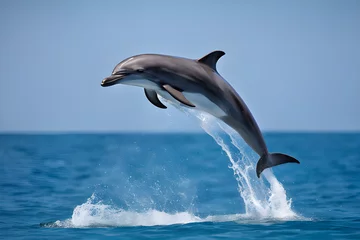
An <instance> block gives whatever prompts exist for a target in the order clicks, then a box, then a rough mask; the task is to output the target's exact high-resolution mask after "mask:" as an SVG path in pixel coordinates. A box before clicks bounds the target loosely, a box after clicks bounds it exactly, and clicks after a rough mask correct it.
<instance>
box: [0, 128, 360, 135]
mask: <svg viewBox="0 0 360 240" xmlns="http://www.w3.org/2000/svg"><path fill="white" fill-rule="evenodd" d="M220 132H221V131H220ZM261 132H262V133H263V134H267V133H282V134H294V133H296V134H306V133H320V134H321V133H323V134H339V133H342V134H344V133H345V134H360V130H357V129H355V130H263V131H261ZM75 134H79V135H80V134H83V135H91V134H207V133H206V132H205V131H136V130H133V131H127V130H122V131H121V130H114V131H111V130H109V131H104V130H98V131H97V130H67V131H64V130H52V131H23V130H19V131H0V135H75Z"/></svg>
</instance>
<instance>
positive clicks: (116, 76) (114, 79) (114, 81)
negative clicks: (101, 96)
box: [101, 74, 126, 87]
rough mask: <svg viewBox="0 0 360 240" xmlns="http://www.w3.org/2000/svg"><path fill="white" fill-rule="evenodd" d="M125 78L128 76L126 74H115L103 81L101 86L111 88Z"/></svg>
mask: <svg viewBox="0 0 360 240" xmlns="http://www.w3.org/2000/svg"><path fill="white" fill-rule="evenodd" d="M125 76H126V74H113V75H111V76H110V77H107V78H105V79H104V80H102V82H101V86H102V87H109V86H112V85H115V84H117V82H118V81H120V80H121V79H123V78H124V77H125Z"/></svg>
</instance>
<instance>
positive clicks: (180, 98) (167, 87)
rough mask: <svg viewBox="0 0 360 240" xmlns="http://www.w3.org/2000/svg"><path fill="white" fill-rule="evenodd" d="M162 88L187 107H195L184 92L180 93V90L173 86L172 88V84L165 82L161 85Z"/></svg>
mask: <svg viewBox="0 0 360 240" xmlns="http://www.w3.org/2000/svg"><path fill="white" fill-rule="evenodd" d="M163 88H164V89H165V90H166V91H167V92H168V93H169V94H170V95H171V96H172V97H173V98H175V99H176V100H178V101H179V102H181V103H182V104H185V105H187V106H189V107H195V105H194V104H192V103H191V102H190V101H189V100H187V99H186V98H185V96H184V94H182V92H180V91H178V90H176V89H175V88H173V87H172V86H170V85H168V84H165V85H163Z"/></svg>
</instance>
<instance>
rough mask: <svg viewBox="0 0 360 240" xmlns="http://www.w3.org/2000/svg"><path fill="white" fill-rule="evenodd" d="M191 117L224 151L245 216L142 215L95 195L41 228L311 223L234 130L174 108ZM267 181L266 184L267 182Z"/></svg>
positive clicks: (145, 212)
mask: <svg viewBox="0 0 360 240" xmlns="http://www.w3.org/2000/svg"><path fill="white" fill-rule="evenodd" d="M174 106H175V107H176V108H178V109H179V110H181V111H183V112H185V113H186V114H187V115H189V116H193V117H195V118H196V119H198V120H199V121H200V126H201V127H202V128H203V129H204V131H205V132H206V133H208V134H209V135H210V136H211V137H212V138H213V139H214V140H215V142H216V143H217V144H218V145H219V146H220V147H221V148H222V150H223V151H224V152H225V153H226V155H227V156H228V158H229V161H230V165H229V167H230V168H231V169H232V170H233V172H234V176H235V179H236V181H237V186H238V191H239V194H240V196H241V198H242V199H243V201H244V204H245V213H241V214H229V215H215V216H207V217H204V218H201V217H199V216H196V215H194V214H193V212H191V211H180V212H172V213H168V212H165V211H159V210H158V209H153V208H148V209H144V210H143V211H138V210H131V209H127V210H125V209H122V208H118V207H116V206H113V205H108V204H104V203H103V202H102V201H101V200H97V199H96V196H95V194H93V195H92V196H91V197H90V198H89V199H88V200H87V201H86V202H85V203H83V204H81V205H78V206H76V207H75V209H74V211H73V214H72V217H71V219H67V220H64V221H59V220H58V221H56V222H53V223H45V224H42V226H43V227H61V228H63V227H65V228H67V227H70V228H82V227H119V226H154V225H172V224H187V223H198V222H227V221H236V222H238V223H241V224H251V223H256V224H259V223H263V224H269V221H270V222H273V221H275V222H276V221H284V220H285V221H293V220H297V221H298V220H309V219H306V218H303V217H302V216H299V215H297V214H296V213H295V212H294V211H293V210H292V209H291V199H287V196H286V191H285V189H284V187H283V186H282V184H281V183H280V182H279V181H278V180H277V179H276V177H275V176H274V174H273V172H272V170H271V169H266V170H265V171H264V172H263V173H262V175H261V178H260V179H259V178H257V177H256V174H255V167H256V163H257V161H258V156H257V155H256V154H254V153H252V152H251V150H250V149H249V147H247V145H246V144H245V143H244V142H243V140H242V139H241V137H240V136H239V135H238V133H236V132H235V131H234V130H233V129H231V128H230V127H228V126H227V125H225V124H224V123H222V122H221V121H220V120H218V119H216V118H214V117H213V116H211V115H209V114H206V113H203V112H198V111H196V110H191V109H188V108H183V107H180V106H178V105H174ZM264 179H265V180H266V181H264Z"/></svg>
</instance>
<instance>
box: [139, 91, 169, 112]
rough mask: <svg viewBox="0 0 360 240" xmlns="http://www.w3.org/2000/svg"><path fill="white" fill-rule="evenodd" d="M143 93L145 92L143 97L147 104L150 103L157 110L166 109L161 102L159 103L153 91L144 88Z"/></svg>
mask: <svg viewBox="0 0 360 240" xmlns="http://www.w3.org/2000/svg"><path fill="white" fill-rule="evenodd" d="M144 91H145V96H146V98H147V99H148V100H149V102H151V103H152V104H154V105H155V106H156V107H158V108H162V109H165V108H167V107H166V106H165V105H164V104H162V102H160V100H159V98H158V96H157V93H156V92H155V90H151V89H146V88H144Z"/></svg>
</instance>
